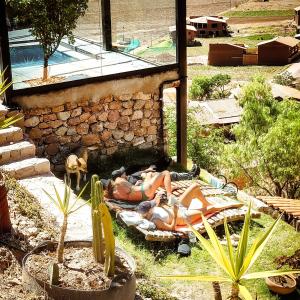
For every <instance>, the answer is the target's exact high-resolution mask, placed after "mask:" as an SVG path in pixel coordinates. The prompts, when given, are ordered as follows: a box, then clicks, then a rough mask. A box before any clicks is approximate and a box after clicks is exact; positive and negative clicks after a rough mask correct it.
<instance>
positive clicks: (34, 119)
mask: <svg viewBox="0 0 300 300" xmlns="http://www.w3.org/2000/svg"><path fill="white" fill-rule="evenodd" d="M39 123H40V118H39V117H37V116H35V117H31V118H29V119H27V120H25V122H24V126H25V127H35V126H37V125H38V124H39Z"/></svg>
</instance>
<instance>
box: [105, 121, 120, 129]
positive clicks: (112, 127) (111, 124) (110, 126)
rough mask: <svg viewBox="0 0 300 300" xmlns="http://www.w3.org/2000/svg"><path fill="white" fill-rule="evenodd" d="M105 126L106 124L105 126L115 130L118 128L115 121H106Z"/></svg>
mask: <svg viewBox="0 0 300 300" xmlns="http://www.w3.org/2000/svg"><path fill="white" fill-rule="evenodd" d="M103 126H104V128H107V129H111V130H114V129H116V128H117V122H114V123H112V122H105V123H104V125H103Z"/></svg>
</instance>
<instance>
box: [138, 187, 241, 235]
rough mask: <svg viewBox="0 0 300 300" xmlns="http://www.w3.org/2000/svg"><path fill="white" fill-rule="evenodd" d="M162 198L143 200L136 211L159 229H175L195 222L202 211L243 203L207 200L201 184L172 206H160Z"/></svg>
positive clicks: (211, 210) (183, 195) (232, 206)
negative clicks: (213, 202)
mask: <svg viewBox="0 0 300 300" xmlns="http://www.w3.org/2000/svg"><path fill="white" fill-rule="evenodd" d="M159 204H160V198H159V197H155V199H153V200H151V201H144V202H141V203H140V204H139V205H138V206H137V208H136V211H137V212H138V213H139V214H140V215H141V216H142V217H144V218H145V219H147V220H149V221H151V222H153V223H154V224H155V226H156V228H157V229H159V230H168V231H174V230H175V229H176V226H185V225H187V224H193V223H195V222H197V221H199V220H200V219H201V213H202V214H204V215H206V214H208V213H215V212H219V211H221V210H224V209H227V208H237V207H241V206H242V205H243V204H242V203H228V204H219V205H218V204H214V205H212V204H211V203H210V202H209V201H207V200H206V198H205V197H204V195H203V194H202V192H201V190H200V185H198V184H196V183H195V184H193V185H191V186H190V187H189V188H188V189H186V191H185V192H184V193H183V194H182V195H181V196H180V197H179V198H178V199H177V203H175V204H174V205H173V206H172V207H170V206H168V205H165V204H164V205H162V206H158V205H159Z"/></svg>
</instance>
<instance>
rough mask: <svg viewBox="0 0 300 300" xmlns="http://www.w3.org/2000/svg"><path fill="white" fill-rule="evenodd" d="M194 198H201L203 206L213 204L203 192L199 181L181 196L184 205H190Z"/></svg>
mask: <svg viewBox="0 0 300 300" xmlns="http://www.w3.org/2000/svg"><path fill="white" fill-rule="evenodd" d="M194 198H197V199H199V200H200V201H201V202H202V205H203V207H207V206H209V205H211V203H209V202H208V201H207V200H206V198H205V197H204V195H203V194H202V192H201V190H200V185H199V184H197V183H194V184H192V185H191V186H190V187H189V188H188V189H186V190H185V191H184V193H183V194H182V195H181V196H180V197H179V201H180V203H181V204H182V205H183V206H185V207H189V206H190V204H191V201H192V200H193V199H194Z"/></svg>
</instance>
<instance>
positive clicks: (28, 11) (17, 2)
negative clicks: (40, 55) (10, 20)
mask: <svg viewBox="0 0 300 300" xmlns="http://www.w3.org/2000/svg"><path fill="white" fill-rule="evenodd" d="M87 3H88V0H12V1H11V3H10V4H11V6H12V7H13V8H14V9H16V10H18V11H19V13H21V14H23V16H26V18H28V20H29V21H30V26H31V29H30V31H31V33H32V34H33V35H34V36H35V37H36V39H37V40H38V41H39V43H40V44H41V46H42V48H43V51H44V71H43V80H47V79H48V61H49V58H50V57H51V56H52V54H53V53H54V52H55V51H56V49H57V48H58V46H59V44H60V42H61V40H62V38H63V37H64V36H66V37H67V38H68V39H69V42H71V43H73V42H74V35H73V30H74V29H75V28H76V23H77V20H78V18H79V17H80V16H83V15H84V14H85V11H86V9H87V7H88V5H87Z"/></svg>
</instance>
